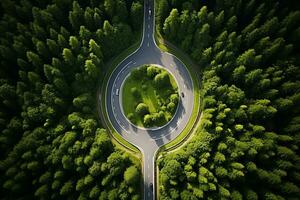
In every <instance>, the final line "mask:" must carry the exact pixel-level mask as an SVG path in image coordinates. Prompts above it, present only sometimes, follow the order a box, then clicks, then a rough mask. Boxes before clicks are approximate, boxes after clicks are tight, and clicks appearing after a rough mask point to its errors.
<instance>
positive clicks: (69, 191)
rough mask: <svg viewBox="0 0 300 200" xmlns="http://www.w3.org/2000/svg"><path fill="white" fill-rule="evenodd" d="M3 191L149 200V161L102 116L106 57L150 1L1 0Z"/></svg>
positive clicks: (2, 195)
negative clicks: (144, 190) (144, 188)
mask: <svg viewBox="0 0 300 200" xmlns="http://www.w3.org/2000/svg"><path fill="white" fill-rule="evenodd" d="M0 17H1V20H0V132H1V134H0V152H1V153H0V199H30V200H31V199H81V200H83V199H110V200H114V199H115V200H117V199H118V200H119V199H122V200H125V199H136V200H138V199H140V198H141V188H140V181H141V169H140V168H141V166H140V163H139V162H137V161H135V160H134V159H132V158H131V157H132V156H129V154H128V153H126V152H124V151H123V150H120V149H119V148H116V146H115V145H114V144H113V143H112V142H111V139H110V137H109V134H108V132H107V130H106V129H104V128H103V125H102V124H101V123H100V122H99V120H98V117H97V109H96V93H97V88H98V87H99V85H101V84H102V80H103V76H104V75H105V72H106V65H105V64H106V63H107V62H109V61H110V60H111V59H112V58H113V57H115V56H117V55H118V54H119V53H120V52H121V51H123V50H124V49H126V48H128V47H129V46H130V45H132V44H133V43H134V42H137V41H138V38H139V35H140V34H141V27H142V18H143V2H142V1H141V0H126V1H125V0H100V1H99V0H97V1H96V0H77V1H73V0H43V1H39V0H1V6H0Z"/></svg>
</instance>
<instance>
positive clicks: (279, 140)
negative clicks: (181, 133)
mask: <svg viewBox="0 0 300 200" xmlns="http://www.w3.org/2000/svg"><path fill="white" fill-rule="evenodd" d="M156 5H157V7H156V9H157V13H156V14H157V24H158V27H157V28H158V31H160V32H161V33H162V35H163V37H164V38H166V39H167V40H169V41H171V42H172V43H173V44H175V45H177V46H179V47H180V48H181V50H182V51H184V52H185V53H187V54H188V55H190V57H191V58H192V59H193V60H194V61H195V62H196V63H197V66H198V71H199V72H200V74H201V77H200V79H201V91H200V93H201V111H202V114H203V117H202V119H201V122H200V126H199V127H198V128H197V131H196V133H195V135H194V136H193V138H192V139H191V141H190V142H189V143H188V144H186V145H185V146H184V147H183V148H182V149H180V150H179V151H177V152H176V153H170V154H168V155H165V156H163V158H162V159H160V160H159V161H158V165H159V168H160V175H159V180H160V188H159V190H160V196H161V199H183V200H188V199H189V200H191V199H234V200H240V199H247V200H255V199H267V200H284V199H299V198H300V189H299V185H300V168H299V166H300V165H299V164H300V163H299V159H300V157H299V146H300V140H299V138H300V137H299V136H300V135H299V133H300V132H299V130H300V126H299V123H300V117H299V116H300V115H299V113H300V110H299V108H300V92H299V91H300V90H299V89H300V83H299V80H300V69H299V64H300V62H299V49H300V46H299V42H300V26H299V24H300V11H299V8H300V6H299V3H296V2H286V1H285V2H283V1H276V0H268V1H258V0H251V1H246V0H238V1H219V0H215V1H193V0H191V1H181V0H175V1H173V0H161V1H157V3H156Z"/></svg>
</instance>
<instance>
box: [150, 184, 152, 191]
mask: <svg viewBox="0 0 300 200" xmlns="http://www.w3.org/2000/svg"><path fill="white" fill-rule="evenodd" d="M150 190H151V191H153V183H150Z"/></svg>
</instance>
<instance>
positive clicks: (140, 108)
mask: <svg viewBox="0 0 300 200" xmlns="http://www.w3.org/2000/svg"><path fill="white" fill-rule="evenodd" d="M135 112H136V113H137V114H138V115H140V116H144V115H145V114H147V113H149V108H148V106H147V105H146V104H145V103H139V104H138V105H137V107H136V108H135Z"/></svg>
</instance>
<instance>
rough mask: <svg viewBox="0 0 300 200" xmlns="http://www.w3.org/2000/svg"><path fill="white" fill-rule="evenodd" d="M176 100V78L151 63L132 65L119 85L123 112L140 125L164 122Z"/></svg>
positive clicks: (155, 124) (177, 98) (171, 115)
mask: <svg viewBox="0 0 300 200" xmlns="http://www.w3.org/2000/svg"><path fill="white" fill-rule="evenodd" d="M178 101H179V94H178V86H177V84H176V81H175V79H174V78H173V76H172V75H171V74H170V73H168V72H167V71H166V70H164V69H162V68H160V67H157V66H154V65H143V66H141V67H139V68H136V69H134V70H133V71H132V72H131V74H130V75H129V77H127V79H126V80H125V82H124V84H123V87H122V104H123V111H124V114H125V115H126V116H127V118H128V119H129V120H130V121H131V122H132V123H133V124H135V125H137V126H139V127H160V126H163V125H165V124H166V123H167V122H168V121H170V120H171V119H172V117H173V115H174V113H175V111H176V108H177V105H178Z"/></svg>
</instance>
